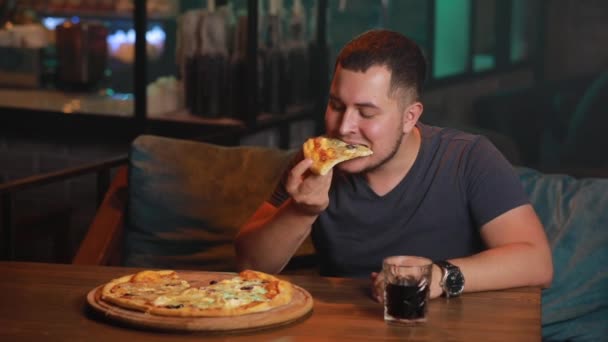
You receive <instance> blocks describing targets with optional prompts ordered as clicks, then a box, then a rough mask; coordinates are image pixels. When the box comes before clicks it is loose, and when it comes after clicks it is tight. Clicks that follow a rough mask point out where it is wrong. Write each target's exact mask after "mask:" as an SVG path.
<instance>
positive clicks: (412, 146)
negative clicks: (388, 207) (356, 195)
mask: <svg viewBox="0 0 608 342" xmlns="http://www.w3.org/2000/svg"><path fill="white" fill-rule="evenodd" d="M421 140H422V139H421V137H420V131H419V129H418V127H414V129H413V130H412V132H411V133H410V134H408V135H407V136H405V138H404V139H403V141H402V142H401V146H400V147H399V150H398V151H397V153H396V154H395V156H394V157H393V158H392V159H391V160H390V161H389V162H388V163H386V164H384V165H382V166H381V167H379V168H378V169H376V170H374V171H371V172H368V173H366V174H365V178H366V179H367V183H368V184H369V186H370V188H371V189H372V190H373V191H374V192H375V193H376V194H377V195H379V196H384V195H386V194H387V193H389V192H390V191H391V190H393V189H394V188H395V187H396V186H397V185H398V184H399V183H400V182H401V181H402V180H403V179H404V178H405V176H407V174H408V173H409V171H410V169H411V168H412V166H413V165H414V162H415V161H416V157H417V156H418V151H420V145H421V144H420V142H421Z"/></svg>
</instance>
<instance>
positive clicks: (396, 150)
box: [360, 131, 405, 173]
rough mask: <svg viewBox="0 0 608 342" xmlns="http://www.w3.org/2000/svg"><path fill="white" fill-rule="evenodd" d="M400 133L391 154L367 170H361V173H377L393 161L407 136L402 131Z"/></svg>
mask: <svg viewBox="0 0 608 342" xmlns="http://www.w3.org/2000/svg"><path fill="white" fill-rule="evenodd" d="M399 133H400V134H398V135H397V139H396V140H395V143H394V144H393V147H392V149H391V150H390V151H389V153H388V154H387V155H386V156H384V158H382V159H380V160H379V161H377V162H376V163H374V164H372V165H369V166H368V167H366V168H365V169H363V170H361V172H360V173H366V172H372V171H375V170H377V169H379V168H380V167H382V166H383V165H385V164H386V163H388V162H389V161H390V160H391V159H393V157H394V156H395V155H396V154H397V152H398V151H399V148H400V147H401V143H402V142H403V137H404V135H405V134H403V133H401V131H399Z"/></svg>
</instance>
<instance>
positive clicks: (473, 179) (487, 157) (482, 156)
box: [464, 136, 530, 228]
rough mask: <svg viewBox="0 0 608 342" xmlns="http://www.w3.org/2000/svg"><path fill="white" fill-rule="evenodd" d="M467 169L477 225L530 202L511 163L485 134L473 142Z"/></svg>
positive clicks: (471, 203)
mask: <svg viewBox="0 0 608 342" xmlns="http://www.w3.org/2000/svg"><path fill="white" fill-rule="evenodd" d="M464 170H465V171H464V172H465V177H464V179H465V182H466V184H465V187H466V193H467V197H468V199H469V210H470V212H471V214H472V215H473V219H474V220H475V222H476V223H477V225H478V227H480V228H481V227H482V226H483V225H484V224H486V223H488V222H489V221H491V220H492V219H494V218H496V217H498V216H500V215H501V214H503V213H505V212H507V211H509V210H511V209H513V208H516V207H519V206H521V205H524V204H527V203H530V200H529V198H528V196H527V194H526V192H525V191H524V189H523V186H522V184H521V181H520V180H519V177H518V176H517V173H516V172H515V169H514V167H513V165H511V163H509V162H508V161H507V159H506V158H505V157H504V156H503V155H502V153H500V151H498V149H497V148H496V147H495V146H494V145H493V144H492V143H491V142H490V141H489V140H488V139H487V138H485V137H483V136H480V137H479V139H477V140H476V141H475V143H474V144H473V145H472V147H471V150H470V153H469V156H468V160H467V164H466V167H465V169H464Z"/></svg>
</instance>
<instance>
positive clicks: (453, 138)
mask: <svg viewBox="0 0 608 342" xmlns="http://www.w3.org/2000/svg"><path fill="white" fill-rule="evenodd" d="M416 127H418V129H419V130H420V135H421V136H422V138H423V139H427V140H437V141H441V142H443V143H448V144H449V143H463V142H464V143H470V144H474V143H476V142H477V141H479V140H480V139H481V138H482V137H483V136H481V135H479V134H474V133H470V132H465V131H463V130H460V129H457V128H452V127H442V126H433V125H427V124H424V123H421V122H418V123H417V124H416Z"/></svg>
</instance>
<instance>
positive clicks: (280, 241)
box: [235, 159, 332, 273]
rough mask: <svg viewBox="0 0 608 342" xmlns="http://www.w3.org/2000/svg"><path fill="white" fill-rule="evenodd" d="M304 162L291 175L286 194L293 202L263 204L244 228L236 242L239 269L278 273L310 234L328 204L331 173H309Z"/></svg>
mask: <svg viewBox="0 0 608 342" xmlns="http://www.w3.org/2000/svg"><path fill="white" fill-rule="evenodd" d="M311 163H312V161H311V160H310V159H304V160H303V161H301V162H299V163H298V164H296V166H295V167H294V168H293V169H292V170H291V171H290V173H289V175H288V177H287V180H286V183H285V190H286V191H287V193H288V194H289V195H290V198H289V199H288V200H287V201H286V202H285V203H283V204H282V205H281V207H279V208H276V207H275V206H273V205H272V204H270V203H268V202H266V203H264V204H263V205H262V206H261V207H260V208H259V209H258V210H257V211H256V213H255V214H254V215H253V216H252V217H251V218H250V219H249V220H248V221H247V223H246V224H245V225H243V227H242V228H241V230H240V231H239V233H238V234H237V236H236V239H235V249H236V256H237V267H238V268H239V269H245V268H249V269H255V270H259V271H262V272H266V273H278V272H280V271H281V270H282V269H283V267H285V265H286V264H287V262H288V261H289V259H290V258H291V257H292V256H293V254H294V253H295V252H296V251H297V249H298V247H299V246H300V245H301V244H302V242H303V241H304V240H305V239H306V237H307V236H308V234H310V231H311V228H312V224H313V223H314V221H315V220H316V219H317V217H318V215H319V213H321V212H322V211H323V210H325V208H327V205H328V204H329V187H330V185H331V178H332V172H330V173H328V174H327V175H325V176H318V175H313V174H310V173H309V172H308V169H309V167H310V165H311Z"/></svg>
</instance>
